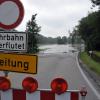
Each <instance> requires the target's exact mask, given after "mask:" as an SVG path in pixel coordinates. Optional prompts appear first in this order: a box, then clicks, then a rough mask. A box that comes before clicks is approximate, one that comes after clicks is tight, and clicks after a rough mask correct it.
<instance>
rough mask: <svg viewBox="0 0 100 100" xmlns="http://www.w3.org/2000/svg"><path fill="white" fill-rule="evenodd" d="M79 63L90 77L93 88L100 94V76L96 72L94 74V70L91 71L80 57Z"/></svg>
mask: <svg viewBox="0 0 100 100" xmlns="http://www.w3.org/2000/svg"><path fill="white" fill-rule="evenodd" d="M78 61H79V65H80V66H81V68H82V69H83V71H84V73H85V75H86V76H87V77H88V79H89V80H90V81H91V83H92V84H93V86H94V87H95V88H96V90H97V91H98V92H99V93H100V76H99V75H97V74H96V73H95V72H93V71H92V70H90V69H89V68H88V67H87V65H86V64H84V63H83V62H82V60H81V59H80V57H79V55H78Z"/></svg>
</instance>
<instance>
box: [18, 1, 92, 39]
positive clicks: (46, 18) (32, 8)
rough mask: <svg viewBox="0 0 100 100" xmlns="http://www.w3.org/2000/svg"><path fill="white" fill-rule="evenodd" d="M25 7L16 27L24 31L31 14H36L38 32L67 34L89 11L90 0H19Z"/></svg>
mask: <svg viewBox="0 0 100 100" xmlns="http://www.w3.org/2000/svg"><path fill="white" fill-rule="evenodd" d="M20 1H22V3H23V6H24V8H25V16H24V20H23V21H22V23H21V24H20V25H19V26H18V27H17V29H18V30H19V31H24V30H25V28H26V23H27V22H28V20H30V19H31V16H32V14H36V13H37V14H38V15H37V17H36V20H37V24H38V25H39V26H41V32H40V34H42V35H45V36H52V37H56V36H63V35H67V36H68V30H71V31H72V29H73V27H74V26H75V25H77V24H78V21H79V20H80V19H81V18H82V17H84V16H86V15H87V14H88V11H91V9H90V7H91V5H92V4H91V2H90V0H20Z"/></svg>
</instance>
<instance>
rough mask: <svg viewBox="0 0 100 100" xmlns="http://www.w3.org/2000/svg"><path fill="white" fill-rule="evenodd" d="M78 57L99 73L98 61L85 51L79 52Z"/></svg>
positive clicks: (99, 65) (99, 64)
mask: <svg viewBox="0 0 100 100" xmlns="http://www.w3.org/2000/svg"><path fill="white" fill-rule="evenodd" d="M80 58H81V60H82V61H83V62H84V63H85V64H86V65H87V66H88V67H89V68H90V69H91V70H93V71H94V72H96V73H97V74H98V75H100V63H98V62H96V61H94V60H93V59H92V58H91V57H90V56H89V55H88V54H87V53H86V52H82V53H80Z"/></svg>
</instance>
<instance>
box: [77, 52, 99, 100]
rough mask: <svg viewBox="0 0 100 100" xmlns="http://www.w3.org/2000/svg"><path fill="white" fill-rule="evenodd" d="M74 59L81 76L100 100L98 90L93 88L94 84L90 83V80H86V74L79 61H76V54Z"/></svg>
mask: <svg viewBox="0 0 100 100" xmlns="http://www.w3.org/2000/svg"><path fill="white" fill-rule="evenodd" d="M76 61H77V65H78V68H79V70H80V72H81V74H82V76H83V78H84V79H85V80H86V82H87V83H88V85H89V87H90V88H91V90H92V91H93V93H94V94H95V95H96V96H97V98H98V99H99V100H100V94H99V92H98V91H97V90H96V89H95V88H94V86H93V85H92V84H91V82H90V81H89V80H88V78H87V77H86V75H85V74H84V72H83V70H82V69H81V67H80V65H79V63H78V54H77V56H76Z"/></svg>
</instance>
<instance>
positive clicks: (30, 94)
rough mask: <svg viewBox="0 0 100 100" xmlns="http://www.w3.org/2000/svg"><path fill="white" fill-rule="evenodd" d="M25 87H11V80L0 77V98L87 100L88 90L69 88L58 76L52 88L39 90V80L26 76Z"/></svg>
mask: <svg viewBox="0 0 100 100" xmlns="http://www.w3.org/2000/svg"><path fill="white" fill-rule="evenodd" d="M22 87H23V89H11V83H10V80H9V79H8V78H6V77H0V100H79V96H80V95H81V97H82V100H85V97H86V94H87V90H86V88H85V87H83V88H81V89H80V90H67V89H68V84H67V82H66V80H64V79H62V78H56V79H54V80H53V81H52V82H51V89H48V90H47V89H46V90H45V89H43V90H42V89H41V90H38V82H37V80H36V79H34V78H32V77H26V78H25V79H24V80H23V81H22Z"/></svg>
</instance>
